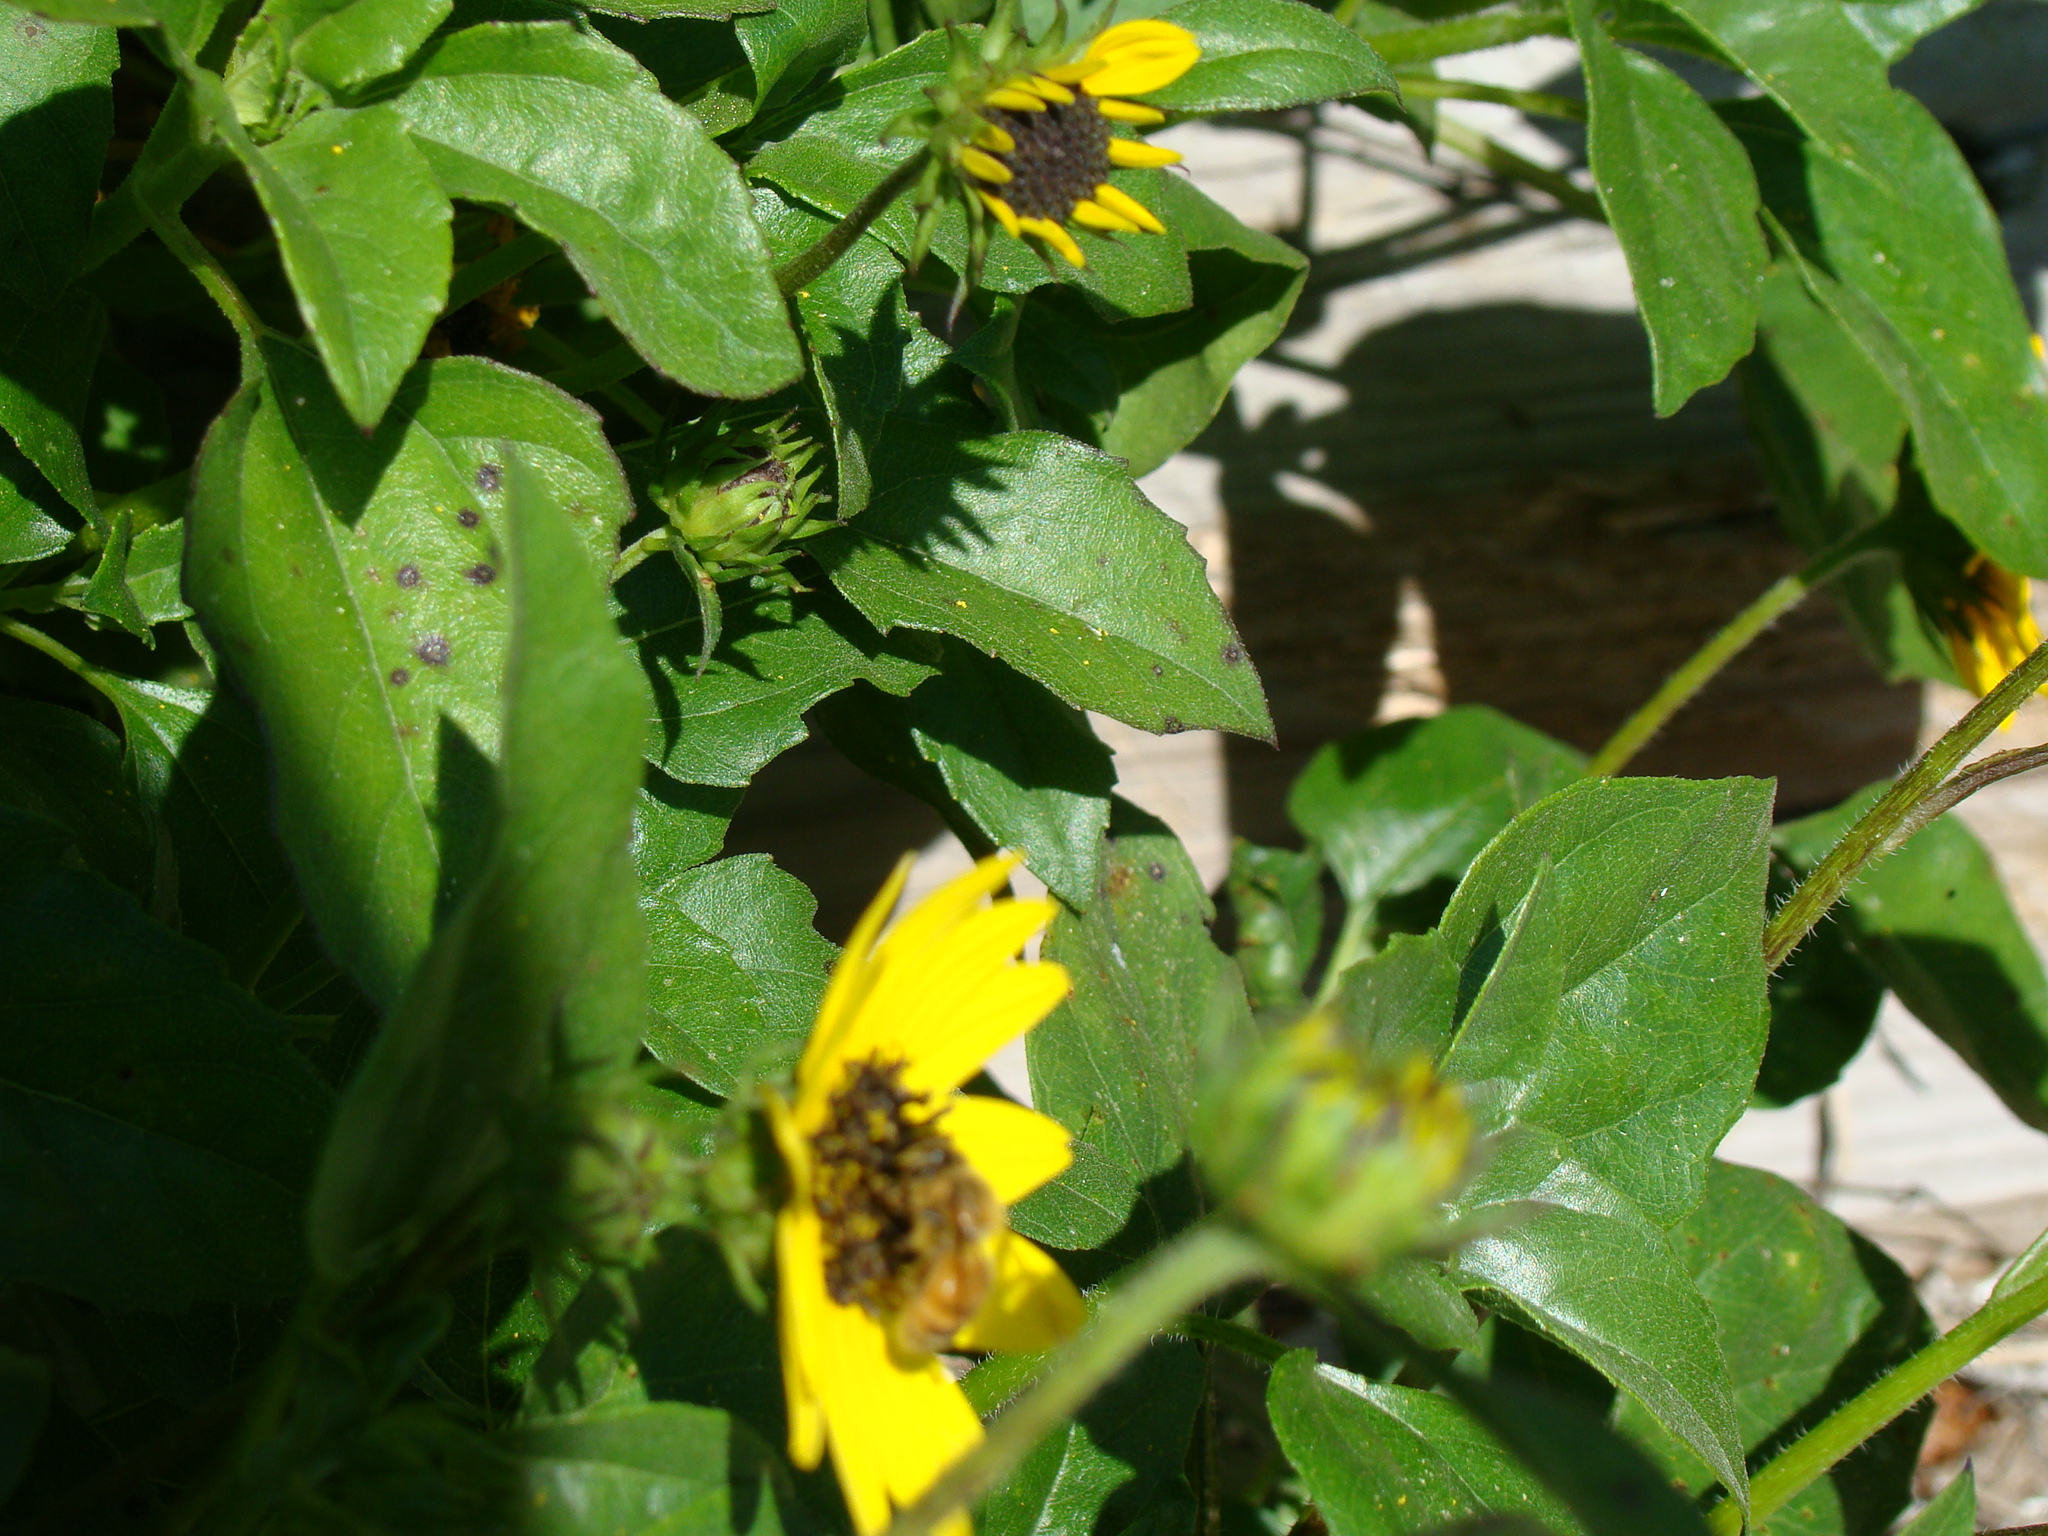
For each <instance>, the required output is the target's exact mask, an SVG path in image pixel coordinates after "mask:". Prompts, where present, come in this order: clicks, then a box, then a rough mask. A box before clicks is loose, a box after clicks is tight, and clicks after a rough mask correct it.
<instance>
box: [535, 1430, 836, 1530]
mask: <svg viewBox="0 0 2048 1536" xmlns="http://www.w3.org/2000/svg"><path fill="white" fill-rule="evenodd" d="M499 1443H500V1445H502V1446H503V1447H504V1449H505V1450H506V1451H508V1452H509V1453H511V1454H512V1455H513V1456H515V1457H517V1458H518V1465H519V1478H520V1482H521V1483H522V1485H523V1494H524V1497H523V1498H520V1499H519V1500H517V1501H516V1503H515V1502H510V1501H508V1507H507V1510H506V1513H507V1515H508V1516H512V1517H513V1518H515V1519H516V1520H517V1523H518V1528H519V1529H520V1530H522V1531H526V1532H530V1533H532V1536H589V1533H596V1532H603V1533H605V1536H780V1533H781V1532H782V1531H784V1530H785V1529H788V1528H789V1526H790V1524H791V1521H790V1515H791V1514H792V1513H793V1511H791V1509H790V1504H791V1501H792V1499H793V1498H794V1493H793V1491H792V1489H791V1487H790V1482H789V1473H788V1471H787V1470H786V1469H785V1468H784V1467H783V1466H782V1464H781V1462H780V1461H779V1460H778V1458H777V1457H776V1455H775V1453H774V1452H773V1451H772V1450H770V1449H769V1448H768V1446H767V1445H765V1444H764V1443H763V1442H762V1440H761V1439H760V1437H759V1436H757V1435H756V1434H754V1432H753V1431H752V1430H750V1429H748V1428H747V1427H746V1425H744V1424H740V1423H736V1422H735V1421H733V1420H732V1419H731V1418H729V1417H727V1416H726V1415H725V1414H723V1413H720V1412H719V1411H718V1410H717V1409H715V1408H698V1407H693V1406H691V1405H689V1404H687V1403H643V1404H641V1405H639V1406H637V1407H633V1408H626V1409H622V1410H614V1411H611V1412H600V1413H596V1414H593V1415H591V1416H589V1417H587V1418H580V1419H575V1420H562V1421H557V1422H553V1423H545V1424H529V1425H524V1426H522V1427H520V1428H518V1429H514V1430H512V1431H510V1432H509V1433H508V1434H506V1435H504V1436H503V1437H501V1439H500V1441H499ZM515 1512H516V1513H515ZM796 1523H797V1525H798V1527H799V1528H801V1527H802V1525H803V1522H802V1520H801V1519H800V1518H799V1520H798V1521H797V1522H796Z"/></svg>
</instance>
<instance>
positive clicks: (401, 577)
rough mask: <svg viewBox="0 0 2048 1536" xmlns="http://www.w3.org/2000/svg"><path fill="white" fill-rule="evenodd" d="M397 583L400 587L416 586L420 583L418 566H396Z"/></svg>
mask: <svg viewBox="0 0 2048 1536" xmlns="http://www.w3.org/2000/svg"><path fill="white" fill-rule="evenodd" d="M398 584H399V585H400V586H401V587H416V586H418V585H419V584H420V568H419V567H418V566H416V565H401V566H400V567H399V568H398Z"/></svg>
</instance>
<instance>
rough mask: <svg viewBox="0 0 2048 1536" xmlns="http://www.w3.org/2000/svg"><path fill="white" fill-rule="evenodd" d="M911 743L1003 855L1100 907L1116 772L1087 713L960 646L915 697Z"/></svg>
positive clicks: (1072, 899) (1083, 905)
mask: <svg viewBox="0 0 2048 1536" xmlns="http://www.w3.org/2000/svg"><path fill="white" fill-rule="evenodd" d="M908 712H909V717H910V728H911V736H912V739H913V740H914V741H915V742H916V744H917V748H918V751H919V752H920V753H921V754H922V755H923V757H924V758H925V760H926V761H927V762H930V763H931V764H932V765H933V766H935V767H936V768H937V769H938V770H939V776H940V777H941V778H942V779H943V780H944V781H945V785H946V788H947V789H948V791H950V792H951V794H952V796H953V798H954V799H955V800H957V801H958V802H959V804H960V805H961V806H962V807H963V808H964V809H965V810H966V812H967V814H968V815H969V816H971V817H972V818H973V819H974V822H975V824H976V825H977V826H978V827H980V829H981V830H982V831H983V832H984V833H986V834H987V836H988V839H989V841H990V842H991V843H993V844H994V845H995V846H997V847H1001V848H1014V849H1016V850H1017V851H1018V852H1019V853H1021V854H1022V855H1023V856H1024V863H1025V865H1026V867H1027V868H1029V869H1030V871H1031V872H1032V873H1033V874H1035V875H1037V876H1038V878H1039V879H1041V880H1043V881H1044V882H1045V883H1046V885H1047V887H1048V888H1050V890H1051V891H1052V893H1053V894H1054V895H1055V896H1057V897H1059V898H1060V899H1061V900H1062V901H1064V902H1065V903H1066V904H1067V905H1068V906H1070V907H1072V908H1073V909H1074V910H1075V911H1085V910H1086V909H1087V907H1088V905H1089V903H1090V902H1092V901H1093V900H1094V899H1095V893H1096V888H1097V886H1098V884H1099V882H1100V879H1101V873H1102V836H1103V833H1104V832H1105V831H1107V830H1108V827H1109V796H1110V790H1111V789H1112V788H1113V787H1114V786H1115V784H1116V769H1115V767H1114V766H1112V764H1111V762H1110V755H1109V748H1108V747H1106V746H1104V745H1103V744H1102V742H1101V741H1100V740H1099V739H1097V737H1096V735H1095V732H1094V731H1093V730H1092V729H1091V728H1090V727H1089V725H1088V721H1087V718H1086V717H1085V716H1083V715H1082V714H1081V713H1080V711H1078V710H1076V709H1072V708H1070V707H1069V706H1067V705H1065V704H1062V703H1061V702H1060V701H1059V700H1058V699H1056V698H1054V697H1053V696H1052V695H1051V694H1050V693H1048V692H1047V691H1046V690H1045V689H1044V688H1043V687H1041V686H1040V685H1039V684H1037V683H1034V682H1033V681H1032V680H1031V679H1030V678H1028V677H1025V676H1022V675H1021V674H1019V673H1018V672H1016V671H1013V670H1012V669H1011V668H1010V667H1007V666H1005V665H1004V664H1003V663H1002V662H1000V661H992V660H990V659H989V658H987V657H985V656H982V655H980V654H979V653H978V652H976V651H973V650H970V649H969V648H968V647H966V646H964V645H961V644H959V643H958V642H953V643H950V644H948V645H947V647H946V662H945V666H944V667H943V669H942V670H941V671H940V672H939V675H938V676H937V677H934V678H932V679H931V680H930V681H928V682H926V683H924V684H922V685H921V686H920V687H919V688H918V689H917V691H916V692H915V693H913V694H911V696H910V700H909V705H908Z"/></svg>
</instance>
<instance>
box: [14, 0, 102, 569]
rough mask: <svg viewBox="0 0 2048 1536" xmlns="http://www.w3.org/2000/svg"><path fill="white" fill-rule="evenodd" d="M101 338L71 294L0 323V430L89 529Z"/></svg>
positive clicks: (93, 515) (89, 306) (93, 518)
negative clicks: (88, 457) (90, 396)
mask: <svg viewBox="0 0 2048 1536" xmlns="http://www.w3.org/2000/svg"><path fill="white" fill-rule="evenodd" d="M4 26H5V19H4V18H0V30H4ZM0 132H4V128H0ZM106 333H107V314H106V311H105V310H104V309H102V308H101V307H100V306H99V303H98V302H97V301H96V300H94V299H92V298H90V297H88V296H87V295H86V294H83V293H80V292H78V291H77V290H75V289H73V290H71V291H70V292H67V293H66V294H65V295H64V296H63V297H62V299H60V300H59V301H58V302H57V303H56V305H55V306H54V307H52V308H50V309H46V310H42V311H40V312H35V311H25V310H17V311H15V312H14V313H13V314H11V315H6V316H0V428H4V429H5V430H6V432H7V434H8V435H9V436H11V437H12V438H13V439H14V441H15V442H16V443H17V444H18V445H19V446H20V448H21V451H22V453H23V454H25V455H26V456H27V458H28V461H29V462H30V463H31V464H33V465H34V466H35V467H36V469H37V470H39V471H40V472H41V473H42V475H43V476H44V477H45V478H46V479H47V480H48V481H49V483H50V485H51V486H52V487H54V488H55V489H56V491H57V493H58V494H59V495H61V496H62V497H63V498H64V500H65V501H66V502H68V503H69V504H70V506H71V508H72V510H74V511H76V512H78V513H80V514H82V515H83V516H84V517H85V519H86V520H87V521H88V522H91V523H95V524H97V523H99V522H100V521H101V518H100V511H99V502H98V500H97V499H96V498H95V497H94V496H93V493H92V482H91V481H90V480H89V479H88V478H87V475H86V469H85V447H84V445H83V444H82V443H81V442H80V441H79V438H78V424H79V421H80V419H81V418H82V417H83V415H84V413H85V401H86V391H87V389H88V388H89V387H90V385H91V382H92V372H93V364H94V362H95V361H96V360H97V359H98V357H99V352H100V343H101V341H102V339H103V338H104V337H105V336H106ZM58 547H59V548H61V547H62V545H61V543H60V544H59V546H58ZM31 558H32V557H31Z"/></svg>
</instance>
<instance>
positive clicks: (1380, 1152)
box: [1195, 1013, 1472, 1274]
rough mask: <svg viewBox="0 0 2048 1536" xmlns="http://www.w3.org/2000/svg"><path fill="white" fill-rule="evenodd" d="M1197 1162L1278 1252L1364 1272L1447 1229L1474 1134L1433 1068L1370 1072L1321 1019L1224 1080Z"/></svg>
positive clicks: (1263, 1049) (1413, 1061)
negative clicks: (1446, 1212)
mask: <svg viewBox="0 0 2048 1536" xmlns="http://www.w3.org/2000/svg"><path fill="white" fill-rule="evenodd" d="M1195 1151H1196V1155H1197V1156H1198V1157H1199V1158H1200V1160H1201V1165H1202V1171H1203V1173H1204V1174H1205V1175H1206V1176H1207V1178H1208V1180H1209V1183H1210V1185H1211V1187H1212V1188H1213V1189H1214V1190H1215V1191H1216V1193H1217V1195H1218V1196H1219V1197H1220V1198H1221V1199H1222V1200H1223V1201H1224V1203H1225V1204H1226V1205H1227V1207H1228V1208H1229V1209H1230V1210H1231V1212H1232V1213H1233V1214H1235V1215H1236V1216H1237V1218H1238V1219H1239V1220H1241V1221H1243V1222H1245V1223H1246V1224H1247V1225H1248V1226H1250V1227H1251V1228H1252V1229H1253V1230H1254V1231H1256V1232H1258V1233H1259V1235H1260V1236H1261V1237H1263V1238H1264V1239H1265V1240H1266V1241H1267V1242H1269V1243H1271V1244H1272V1245H1273V1246H1274V1247H1275V1248H1276V1249H1278V1250H1279V1251H1280V1252H1282V1253H1285V1254H1287V1255H1289V1256H1290V1257H1292V1258H1294V1259H1295V1260H1296V1261H1297V1262H1299V1263H1301V1264H1302V1265H1304V1266H1305V1267H1307V1268H1310V1269H1314V1270H1322V1271H1326V1272H1328V1271H1334V1272H1337V1273H1342V1274H1357V1273H1362V1272H1364V1271H1367V1270H1370V1269H1373V1268H1375V1267H1376V1266H1378V1265H1379V1264H1381V1263H1383V1262H1385V1261H1386V1260H1388V1259H1390V1258H1394V1257H1396V1256H1398V1255H1399V1254H1401V1253H1404V1252H1406V1251H1407V1250H1409V1249H1411V1248H1414V1247H1416V1246H1417V1245H1418V1244H1420V1243H1421V1242H1423V1241H1425V1240H1427V1238H1428V1237H1429V1235H1430V1234H1431V1232H1432V1231H1433V1230H1435V1229H1436V1228H1437V1227H1438V1226H1439V1224H1440V1221H1441V1217H1440V1215H1439V1208H1440V1207H1441V1205H1442V1203H1443V1201H1444V1200H1445V1199H1446V1198H1447V1197H1448V1196H1449V1195H1451V1194H1452V1193H1453V1192H1454V1191H1455V1190H1456V1189H1457V1187H1458V1185H1459V1183H1460V1182H1461V1181H1462V1180H1463V1178H1464V1175H1465V1171H1466V1168H1467V1166H1468V1164H1469V1161H1470V1157H1471V1151H1472V1122H1471V1119H1470V1117H1469V1116H1468V1115H1467V1114H1466V1112H1465V1105H1464V1101H1463V1099H1462V1098H1461V1097H1460V1095H1459V1093H1458V1090H1457V1089H1456V1088H1455V1087H1453V1086H1452V1085H1451V1084H1449V1083H1446V1082H1444V1081H1443V1080H1442V1079H1441V1078H1439V1077H1438V1076H1437V1075H1436V1072H1435V1070H1434V1069H1433V1068H1432V1067H1431V1066H1430V1064H1429V1062H1428V1061H1427V1060H1426V1059H1424V1058H1423V1057H1420V1056H1416V1057H1411V1058H1409V1059H1408V1060H1406V1061H1403V1062H1400V1063H1396V1064H1389V1063H1386V1062H1380V1061H1375V1060H1372V1059H1371V1058H1369V1057H1368V1056H1366V1055H1365V1054H1364V1053H1362V1052H1361V1051H1359V1050H1358V1049H1357V1048H1356V1047H1355V1046H1354V1045H1353V1044H1352V1042H1350V1041H1349V1040H1347V1039H1346V1038H1345V1037H1344V1034H1343V1032H1342V1030H1341V1029H1340V1028H1339V1026H1338V1024H1337V1022H1336V1020H1335V1019H1333V1018H1332V1017H1331V1016H1330V1015H1329V1014H1327V1013H1316V1014H1311V1015H1310V1016H1309V1017H1308V1018H1306V1019H1303V1020H1301V1021H1300V1022H1299V1023H1297V1024H1293V1025H1290V1026H1289V1027H1287V1028H1286V1029H1284V1030H1282V1031H1280V1032H1279V1033H1278V1034H1276V1035H1274V1036H1273V1037H1272V1038H1270V1039H1268V1040H1267V1041H1265V1042H1264V1043H1263V1044H1262V1045H1260V1046H1259V1047H1258V1048H1257V1049H1256V1050H1255V1051H1254V1052H1253V1053H1252V1055H1251V1057H1250V1059H1249V1060H1248V1061H1246V1060H1239V1061H1233V1062H1231V1063H1230V1064H1229V1065H1228V1066H1227V1067H1226V1068H1225V1069H1224V1070H1222V1071H1219V1072H1217V1073H1215V1074H1214V1075H1213V1078H1212V1088H1211V1091H1210V1092H1209V1093H1206V1094H1204V1095H1203V1106H1202V1110H1201V1112H1200V1114H1199V1116H1198V1120H1197V1124H1196V1126H1195Z"/></svg>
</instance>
